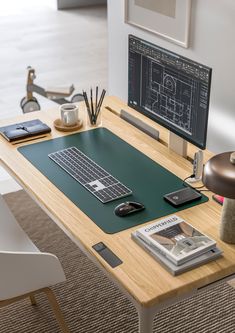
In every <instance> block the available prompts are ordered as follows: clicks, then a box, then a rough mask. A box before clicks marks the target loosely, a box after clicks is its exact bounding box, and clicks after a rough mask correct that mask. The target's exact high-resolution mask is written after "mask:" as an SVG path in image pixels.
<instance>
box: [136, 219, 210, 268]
mask: <svg viewBox="0 0 235 333" xmlns="http://www.w3.org/2000/svg"><path fill="white" fill-rule="evenodd" d="M138 236H139V237H143V239H145V240H147V241H148V243H149V244H150V245H152V246H154V248H155V249H159V251H161V253H162V254H165V255H166V256H167V257H168V258H169V259H171V260H173V261H174V262H175V263H176V264H180V263H183V262H185V261H187V260H190V259H191V258H193V257H195V256H197V255H199V254H201V253H203V252H205V251H209V250H210V249H211V248H213V247H215V245H216V242H215V241H214V240H213V239H211V238H209V237H208V236H206V235H204V234H202V233H201V232H200V231H198V230H197V229H195V228H194V227H193V226H192V225H190V224H189V223H187V222H185V221H184V220H183V219H181V218H179V217H178V216H176V215H174V216H170V217H169V218H167V219H164V220H161V221H158V222H156V223H155V224H152V225H151V226H148V227H145V228H141V229H139V230H138Z"/></svg>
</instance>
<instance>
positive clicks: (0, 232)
mask: <svg viewBox="0 0 235 333" xmlns="http://www.w3.org/2000/svg"><path fill="white" fill-rule="evenodd" d="M1 251H13V252H14V251H17V252H21V251H22V252H27V251H29V252H38V251H39V250H38V248H37V247H36V246H35V245H34V244H33V242H32V241H31V239H30V238H29V237H28V236H27V235H26V233H25V232H24V231H23V229H22V228H21V227H20V226H19V224H18V222H17V221H16V219H15V217H14V215H13V214H12V212H11V211H10V209H9V208H8V206H7V204H6V202H5V201H4V199H3V197H2V195H1V194H0V252H1Z"/></svg>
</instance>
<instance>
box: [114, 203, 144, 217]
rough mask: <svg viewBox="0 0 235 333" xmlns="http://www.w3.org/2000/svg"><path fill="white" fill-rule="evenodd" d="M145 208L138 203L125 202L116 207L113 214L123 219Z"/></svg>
mask: <svg viewBox="0 0 235 333" xmlns="http://www.w3.org/2000/svg"><path fill="white" fill-rule="evenodd" d="M144 208H145V207H144V205H143V204H141V203H139V202H134V201H126V202H123V203H121V204H120V205H118V206H117V207H116V208H115V209H114V213H115V214H116V215H117V216H120V217H123V216H126V215H129V214H132V213H136V212H139V211H140V210H143V209H144Z"/></svg>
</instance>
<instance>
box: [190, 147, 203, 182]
mask: <svg viewBox="0 0 235 333" xmlns="http://www.w3.org/2000/svg"><path fill="white" fill-rule="evenodd" d="M202 170H203V151H202V150H199V151H197V152H196V153H195V154H194V160H193V174H194V177H191V178H189V179H188V180H187V182H188V183H196V182H199V181H200V180H201V179H202Z"/></svg>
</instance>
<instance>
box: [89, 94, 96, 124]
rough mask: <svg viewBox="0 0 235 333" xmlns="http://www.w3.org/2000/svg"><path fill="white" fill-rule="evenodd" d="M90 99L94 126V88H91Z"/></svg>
mask: <svg viewBox="0 0 235 333" xmlns="http://www.w3.org/2000/svg"><path fill="white" fill-rule="evenodd" d="M90 99H91V114H92V124H93V125H94V122H95V119H94V116H95V113H94V105H93V97H92V88H91V95H90Z"/></svg>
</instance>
